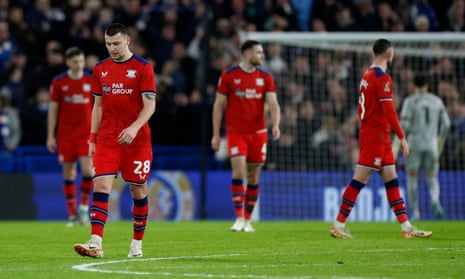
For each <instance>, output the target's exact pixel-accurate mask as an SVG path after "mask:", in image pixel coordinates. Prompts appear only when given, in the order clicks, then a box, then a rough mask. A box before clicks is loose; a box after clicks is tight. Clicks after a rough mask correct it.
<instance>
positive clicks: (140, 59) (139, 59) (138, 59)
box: [131, 54, 150, 66]
mask: <svg viewBox="0 0 465 279" xmlns="http://www.w3.org/2000/svg"><path fill="white" fill-rule="evenodd" d="M131 60H134V61H135V62H136V63H140V64H142V65H144V66H145V65H147V64H150V62H149V61H148V60H147V59H145V58H144V57H142V56H139V55H137V54H134V55H133V56H132V59H131Z"/></svg>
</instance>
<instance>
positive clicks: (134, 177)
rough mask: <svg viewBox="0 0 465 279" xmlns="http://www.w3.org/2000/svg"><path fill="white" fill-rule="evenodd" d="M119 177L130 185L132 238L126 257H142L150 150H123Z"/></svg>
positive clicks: (147, 203) (147, 209) (150, 166)
mask: <svg viewBox="0 0 465 279" xmlns="http://www.w3.org/2000/svg"><path fill="white" fill-rule="evenodd" d="M123 158H124V160H123V161H122V164H121V175H122V177H123V179H124V180H125V181H127V182H129V183H130V190H131V196H132V201H133V203H132V205H133V206H132V224H133V237H132V241H131V244H130V247H129V254H128V257H142V240H143V239H144V234H145V228H146V226H147V220H148V216H149V202H148V191H147V180H148V178H149V175H150V171H151V169H152V148H151V147H142V148H123Z"/></svg>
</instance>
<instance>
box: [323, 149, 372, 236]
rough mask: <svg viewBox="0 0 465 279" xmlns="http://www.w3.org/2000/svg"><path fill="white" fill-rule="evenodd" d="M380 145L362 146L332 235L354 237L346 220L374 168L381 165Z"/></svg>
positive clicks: (343, 196) (331, 229)
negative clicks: (379, 158) (379, 162)
mask: <svg viewBox="0 0 465 279" xmlns="http://www.w3.org/2000/svg"><path fill="white" fill-rule="evenodd" d="M379 153H380V152H379V147H377V146H376V145H368V146H361V147H360V152H359V158H358V163H357V165H356V167H355V172H354V175H353V177H352V181H351V182H350V183H349V184H348V185H347V186H346V188H345V189H344V192H343V194H342V201H341V205H340V207H339V213H338V215H337V217H336V220H335V221H334V224H333V225H332V226H331V228H330V230H329V231H330V233H331V236H333V237H336V238H352V235H351V234H350V233H349V231H348V230H347V228H346V221H347V218H348V217H349V215H350V213H351V211H352V208H353V207H354V205H355V202H356V201H357V197H358V195H359V193H360V191H361V190H362V188H363V187H365V185H366V183H367V182H368V179H369V178H370V175H371V173H372V172H373V170H377V169H378V168H379V166H377V165H375V163H377V164H378V161H379V160H377V159H375V158H376V157H379Z"/></svg>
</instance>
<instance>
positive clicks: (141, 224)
mask: <svg viewBox="0 0 465 279" xmlns="http://www.w3.org/2000/svg"><path fill="white" fill-rule="evenodd" d="M133 202H134V204H133V207H132V224H133V228H134V233H133V238H134V239H135V240H142V239H143V238H144V233H145V226H146V225H147V219H148V216H149V203H148V198H147V197H145V198H143V199H141V200H133Z"/></svg>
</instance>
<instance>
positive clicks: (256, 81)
mask: <svg viewBox="0 0 465 279" xmlns="http://www.w3.org/2000/svg"><path fill="white" fill-rule="evenodd" d="M255 84H256V85H257V86H263V85H265V81H264V80H263V79H262V78H257V79H256V80H255Z"/></svg>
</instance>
